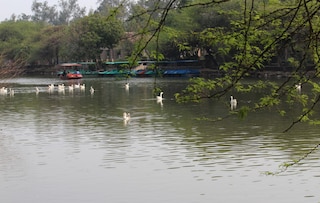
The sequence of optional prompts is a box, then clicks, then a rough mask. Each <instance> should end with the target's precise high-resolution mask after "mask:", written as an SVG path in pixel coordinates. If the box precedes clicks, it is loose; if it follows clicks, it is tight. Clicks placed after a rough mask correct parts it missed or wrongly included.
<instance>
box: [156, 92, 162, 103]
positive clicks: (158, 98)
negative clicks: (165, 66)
mask: <svg viewBox="0 0 320 203" xmlns="http://www.w3.org/2000/svg"><path fill="white" fill-rule="evenodd" d="M162 99H163V92H160V94H159V95H158V96H157V101H159V102H160V101H162Z"/></svg>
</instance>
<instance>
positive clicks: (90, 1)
mask: <svg viewBox="0 0 320 203" xmlns="http://www.w3.org/2000/svg"><path fill="white" fill-rule="evenodd" d="M33 1H34V0H0V22H1V21H4V20H5V19H10V17H11V15H12V14H15V15H20V14H22V13H25V14H27V15H30V14H31V5H32V2H33ZM44 1H47V2H48V4H49V6H53V5H58V1H59V0H37V2H44ZM78 4H79V5H80V7H81V8H83V7H86V11H87V12H88V11H89V10H90V9H94V10H95V9H96V8H97V7H98V5H97V0H78Z"/></svg>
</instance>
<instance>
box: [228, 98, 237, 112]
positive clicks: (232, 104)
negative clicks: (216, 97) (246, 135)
mask: <svg viewBox="0 0 320 203" xmlns="http://www.w3.org/2000/svg"><path fill="white" fill-rule="evenodd" d="M230 108H231V110H234V109H236V108H237V99H234V98H233V96H230Z"/></svg>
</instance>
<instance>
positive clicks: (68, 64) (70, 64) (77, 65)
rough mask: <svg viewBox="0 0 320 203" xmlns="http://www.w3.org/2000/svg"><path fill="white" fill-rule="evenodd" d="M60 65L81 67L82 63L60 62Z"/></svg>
mask: <svg viewBox="0 0 320 203" xmlns="http://www.w3.org/2000/svg"><path fill="white" fill-rule="evenodd" d="M59 66H62V67H80V66H82V65H81V64H79V63H61V64H59Z"/></svg>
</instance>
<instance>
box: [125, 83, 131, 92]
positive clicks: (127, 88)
mask: <svg viewBox="0 0 320 203" xmlns="http://www.w3.org/2000/svg"><path fill="white" fill-rule="evenodd" d="M129 87H130V85H129V83H128V82H127V83H126V84H125V85H124V88H125V89H126V90H129Z"/></svg>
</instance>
